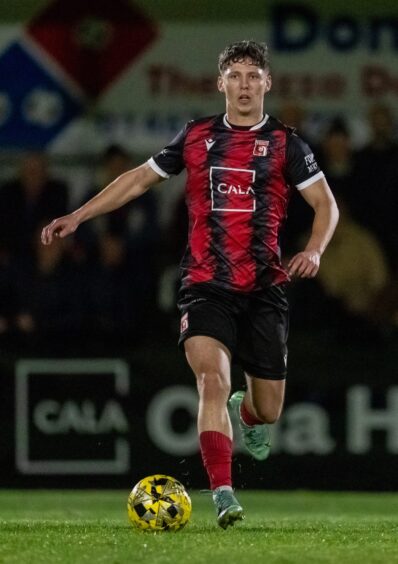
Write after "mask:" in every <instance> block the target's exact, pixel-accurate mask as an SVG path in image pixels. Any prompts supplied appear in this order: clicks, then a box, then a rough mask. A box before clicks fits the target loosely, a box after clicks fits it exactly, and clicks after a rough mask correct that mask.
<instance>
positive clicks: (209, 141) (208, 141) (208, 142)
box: [205, 139, 215, 151]
mask: <svg viewBox="0 0 398 564" xmlns="http://www.w3.org/2000/svg"><path fill="white" fill-rule="evenodd" d="M205 143H206V149H207V150H208V151H210V149H211V148H212V147H213V145H214V143H215V140H213V139H205Z"/></svg>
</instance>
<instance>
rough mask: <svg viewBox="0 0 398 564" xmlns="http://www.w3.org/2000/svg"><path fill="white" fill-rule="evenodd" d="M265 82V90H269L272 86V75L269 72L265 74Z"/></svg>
mask: <svg viewBox="0 0 398 564" xmlns="http://www.w3.org/2000/svg"><path fill="white" fill-rule="evenodd" d="M265 84H266V88H265V91H266V92H269V91H270V90H271V87H272V76H271V75H270V74H267V76H266V79H265Z"/></svg>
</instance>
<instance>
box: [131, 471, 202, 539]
mask: <svg viewBox="0 0 398 564" xmlns="http://www.w3.org/2000/svg"><path fill="white" fill-rule="evenodd" d="M127 511H128V516H129V520H130V523H131V524H132V525H134V527H137V528H138V529H143V530H151V531H177V530H178V529H182V528H183V527H184V526H185V525H186V524H187V523H188V521H189V518H190V516H191V511H192V503H191V499H190V497H189V495H188V494H187V492H186V490H185V488H184V486H183V485H182V484H181V482H179V481H178V480H176V479H175V478H172V477H171V476H165V475H164V474H155V475H153V476H147V477H146V478H143V479H142V480H140V481H139V482H138V484H136V485H135V486H134V488H133V490H132V491H131V493H130V495H129V498H128V502H127Z"/></svg>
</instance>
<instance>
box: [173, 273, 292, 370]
mask: <svg viewBox="0 0 398 564" xmlns="http://www.w3.org/2000/svg"><path fill="white" fill-rule="evenodd" d="M177 305H178V309H179V310H180V313H181V333H180V339H179V342H178V344H179V346H180V347H181V348H183V343H184V341H185V340H186V339H188V338H189V337H193V336H195V335H203V336H207V337H213V338H214V339H217V340H218V341H220V342H221V343H222V344H223V345H225V346H226V347H227V348H228V349H229V351H230V353H231V356H232V359H233V361H235V362H237V363H238V364H239V365H240V366H241V367H242V368H243V370H244V371H245V372H246V373H247V374H249V375H250V376H254V377H257V378H266V379H271V380H282V379H284V378H286V365H287V337H288V332H289V306H288V302H287V298H286V294H285V290H284V286H283V285H277V286H271V287H270V288H266V289H264V290H259V291H255V292H250V293H247V294H246V293H239V292H233V291H229V290H224V289H222V288H219V287H217V286H214V285H212V284H208V283H201V284H194V285H192V286H190V287H188V288H183V289H182V290H180V293H179V298H178V304H177Z"/></svg>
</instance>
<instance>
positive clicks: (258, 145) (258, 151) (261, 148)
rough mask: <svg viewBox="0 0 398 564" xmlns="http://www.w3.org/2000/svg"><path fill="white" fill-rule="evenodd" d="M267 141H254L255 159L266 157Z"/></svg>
mask: <svg viewBox="0 0 398 564" xmlns="http://www.w3.org/2000/svg"><path fill="white" fill-rule="evenodd" d="M268 145H269V141H265V140H264V139H256V141H255V143H254V149H253V155H254V156H255V157H266V156H267V153H268Z"/></svg>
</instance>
